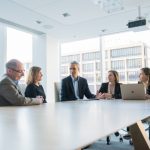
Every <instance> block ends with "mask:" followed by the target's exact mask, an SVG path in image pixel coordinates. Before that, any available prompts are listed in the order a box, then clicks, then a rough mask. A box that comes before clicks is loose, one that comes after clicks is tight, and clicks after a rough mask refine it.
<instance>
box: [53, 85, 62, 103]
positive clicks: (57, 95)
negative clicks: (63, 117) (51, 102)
mask: <svg viewBox="0 0 150 150" xmlns="http://www.w3.org/2000/svg"><path fill="white" fill-rule="evenodd" d="M60 88H61V83H60V82H54V92H55V93H54V94H55V102H60Z"/></svg>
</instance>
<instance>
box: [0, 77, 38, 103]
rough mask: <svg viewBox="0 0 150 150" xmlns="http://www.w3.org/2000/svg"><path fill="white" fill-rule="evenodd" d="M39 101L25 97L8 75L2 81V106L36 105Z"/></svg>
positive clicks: (0, 98)
mask: <svg viewBox="0 0 150 150" xmlns="http://www.w3.org/2000/svg"><path fill="white" fill-rule="evenodd" d="M38 103H39V102H37V100H36V99H35V98H27V97H24V96H23V95H22V93H21V92H20V90H19V89H18V87H17V85H16V84H15V83H14V82H13V81H12V80H11V79H10V78H9V77H8V76H5V78H4V79H2V80H1V81H0V106H11V105H35V104H38Z"/></svg>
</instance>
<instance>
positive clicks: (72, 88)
mask: <svg viewBox="0 0 150 150" xmlns="http://www.w3.org/2000/svg"><path fill="white" fill-rule="evenodd" d="M69 87H70V89H71V91H72V93H73V94H74V96H75V92H74V87H73V83H72V78H71V76H70V78H69Z"/></svg>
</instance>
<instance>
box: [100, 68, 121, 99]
mask: <svg viewBox="0 0 150 150" xmlns="http://www.w3.org/2000/svg"><path fill="white" fill-rule="evenodd" d="M99 93H100V98H101V99H111V98H115V99H121V90H120V83H119V75H118V72H117V71H115V70H110V71H108V82H106V83H102V85H101V87H100V89H99Z"/></svg>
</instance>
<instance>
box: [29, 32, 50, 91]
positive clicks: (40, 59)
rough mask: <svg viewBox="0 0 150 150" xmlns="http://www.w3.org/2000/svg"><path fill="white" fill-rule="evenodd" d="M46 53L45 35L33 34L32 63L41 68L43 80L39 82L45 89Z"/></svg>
mask: <svg viewBox="0 0 150 150" xmlns="http://www.w3.org/2000/svg"><path fill="white" fill-rule="evenodd" d="M46 53H47V51H46V35H45V34H43V35H33V52H32V65H33V66H39V67H41V68H42V73H43V80H42V83H41V84H42V85H43V87H44V89H45V91H46V84H47V83H46V81H47V79H46V78H47V76H46V74H47V71H46V70H47V68H46V62H47V61H46Z"/></svg>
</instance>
